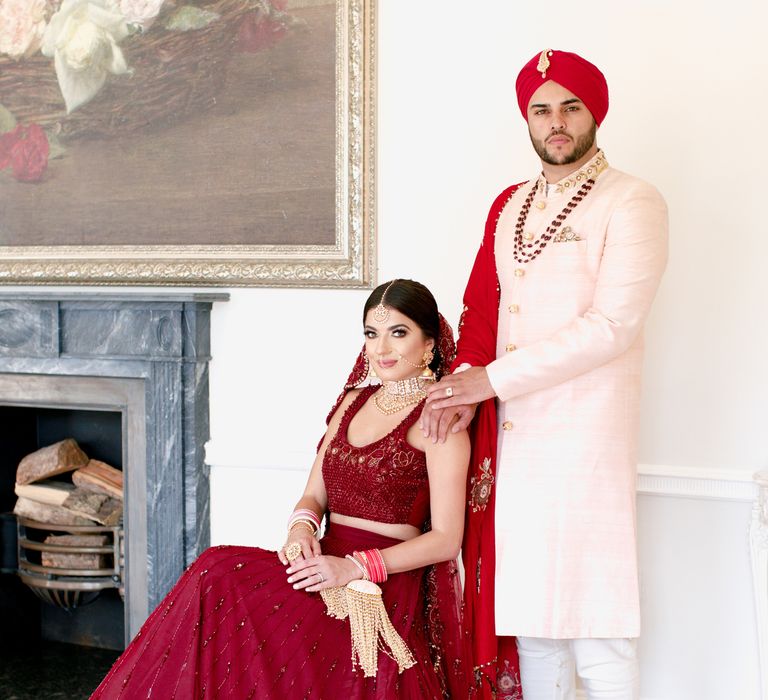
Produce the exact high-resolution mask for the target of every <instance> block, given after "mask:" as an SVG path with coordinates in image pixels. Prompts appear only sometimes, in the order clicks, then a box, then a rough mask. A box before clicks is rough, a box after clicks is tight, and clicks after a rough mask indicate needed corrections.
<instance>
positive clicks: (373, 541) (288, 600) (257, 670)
mask: <svg viewBox="0 0 768 700" xmlns="http://www.w3.org/2000/svg"><path fill="white" fill-rule="evenodd" d="M363 322H364V326H363V333H364V336H365V345H364V348H363V350H362V351H361V353H360V355H359V357H358V360H357V362H356V364H355V367H354V369H353V371H352V373H351V375H350V377H349V379H348V381H347V384H346V385H345V387H344V391H343V392H342V394H341V396H340V397H339V398H338V399H337V401H336V405H335V406H334V408H333V409H332V411H331V413H330V415H329V420H328V429H327V431H326V433H325V437H324V438H323V440H322V442H321V444H320V447H319V450H318V453H317V457H316V458H315V462H314V464H313V466H312V470H311V472H310V475H309V479H308V481H307V485H306V488H305V490H304V494H303V495H302V497H301V498H300V499H299V501H298V503H297V504H296V508H295V510H294V512H293V513H292V514H291V515H290V517H289V518H288V533H287V537H286V542H285V545H284V546H283V548H282V549H281V550H280V551H279V552H277V553H275V552H270V551H266V550H263V549H258V548H251V547H240V546H219V547H212V548H210V549H208V550H206V551H205V552H204V553H203V554H202V555H201V556H200V557H199V558H198V559H197V560H196V561H195V562H194V563H193V564H192V566H190V567H189V569H187V571H186V572H185V573H184V574H183V575H182V576H181V578H180V579H179V581H178V582H177V583H176V585H175V586H174V588H173V589H172V590H171V592H170V593H169V594H168V595H167V596H166V598H165V599H164V600H163V601H162V602H161V603H160V605H158V607H157V608H156V609H155V611H154V612H153V613H152V614H151V615H150V617H149V618H148V620H147V621H146V623H145V624H144V626H143V627H142V629H141V631H140V632H139V634H138V635H137V636H136V638H135V639H134V640H133V641H132V642H131V644H130V645H129V646H128V648H127V649H126V650H125V652H124V653H123V654H122V656H121V657H120V658H119V659H118V660H117V662H116V663H115V665H114V666H113V668H112V670H111V671H110V672H109V674H108V675H107V677H106V678H105V679H104V681H103V682H102V683H101V685H100V686H99V687H98V688H97V689H96V691H95V692H94V694H93V695H92V698H94V699H104V700H107V699H112V698H126V699H130V700H135V699H137V698H149V697H152V698H162V699H163V700H166V699H170V698H178V699H179V700H188V699H191V698H209V699H211V700H213V699H214V698H235V699H240V698H242V699H243V700H245V699H247V698H258V699H259V700H263V699H270V698H280V700H294V699H296V700H304V699H306V700H310V699H313V700H330V699H333V698H344V699H345V700H353V699H357V698H360V699H363V698H365V699H366V700H367V699H374V698H376V699H378V700H385V699H386V700H389V699H391V698H403V699H412V698H413V699H416V698H418V699H419V700H421V699H422V698H424V699H429V698H435V699H438V698H440V699H443V698H455V699H460V700H465V698H467V697H468V696H469V693H470V691H469V685H470V680H471V679H470V676H471V669H470V668H469V664H468V662H467V657H466V654H465V648H466V646H465V642H466V639H465V638H464V636H463V634H462V631H461V625H460V619H459V614H460V604H461V602H460V601H461V595H460V581H459V575H458V570H457V566H456V563H455V558H456V556H457V555H458V552H459V548H460V546H461V539H462V531H463V524H464V502H465V484H466V474H467V464H468V460H469V439H468V437H467V434H466V432H460V433H457V434H451V435H450V436H449V438H448V440H447V441H446V442H445V443H434V442H432V441H431V440H429V439H426V438H424V436H423V434H422V432H421V431H420V430H419V428H418V426H417V425H416V422H417V419H418V417H419V414H420V413H421V409H422V407H423V403H424V399H425V398H426V387H427V386H428V385H429V383H430V382H431V381H433V380H434V379H435V377H437V378H439V377H440V376H441V374H443V373H444V372H445V371H446V370H447V368H448V366H449V365H450V362H451V361H452V359H453V354H454V344H453V337H452V334H451V329H450V327H449V326H448V324H447V323H446V322H445V320H444V319H443V318H442V316H441V315H440V314H439V313H438V310H437V305H436V303H435V300H434V298H433V296H432V294H431V293H430V292H429V290H428V289H427V288H426V287H424V286H423V285H421V284H419V283H418V282H413V281H411V280H401V279H396V280H393V281H391V282H389V283H385V284H382V285H380V286H379V287H377V288H376V289H375V290H374V291H373V292H372V293H371V295H370V297H369V298H368V300H367V301H366V303H365V307H364V311H363ZM374 373H375V375H377V377H378V380H379V381H380V384H378V383H373V381H372V376H373V375H374ZM323 520H324V521H325V528H324V534H323V536H322V538H320V539H318V535H319V532H320V530H321V523H322V521H323Z"/></svg>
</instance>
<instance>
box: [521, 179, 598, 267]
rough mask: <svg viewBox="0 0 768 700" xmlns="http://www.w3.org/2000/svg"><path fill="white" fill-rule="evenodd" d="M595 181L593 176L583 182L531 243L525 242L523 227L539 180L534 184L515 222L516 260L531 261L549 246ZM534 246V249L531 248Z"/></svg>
mask: <svg viewBox="0 0 768 700" xmlns="http://www.w3.org/2000/svg"><path fill="white" fill-rule="evenodd" d="M594 184H595V181H594V179H593V178H589V179H588V180H587V181H586V182H584V183H582V185H581V187H579V189H578V190H577V192H576V194H574V195H573V197H571V199H570V201H569V202H568V204H566V205H565V207H564V208H563V210H562V211H561V212H560V213H559V214H558V215H557V216H556V217H555V218H554V219H553V220H552V223H551V224H550V225H549V226H547V230H546V231H545V232H544V233H543V234H541V237H540V238H539V239H538V240H535V241H531V242H530V243H524V242H523V229H524V228H525V222H526V221H527V220H528V212H529V211H530V209H531V204H533V198H534V196H535V195H536V190H537V189H538V187H539V183H538V181H537V182H536V184H534V186H533V189H532V190H531V191H530V192H529V193H528V196H527V197H526V198H525V202H523V208H522V209H521V210H520V215H519V216H518V217H517V223H516V224H515V247H514V256H515V260H517V262H519V263H529V262H531V261H532V260H534V259H535V258H536V257H537V256H538V255H539V254H540V253H541V251H542V250H544V248H546V247H547V243H549V241H550V240H551V239H552V237H553V236H554V235H555V234H556V233H557V229H558V228H560V226H562V224H563V221H565V219H566V217H567V216H568V214H570V213H571V212H572V211H573V210H574V209H575V208H576V207H577V206H578V204H579V202H580V201H581V200H582V199H584V197H586V196H587V194H588V193H589V191H590V190H591V189H592V187H593V185H594ZM530 248H533V250H529V249H530Z"/></svg>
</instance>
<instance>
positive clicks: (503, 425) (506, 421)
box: [501, 420, 512, 430]
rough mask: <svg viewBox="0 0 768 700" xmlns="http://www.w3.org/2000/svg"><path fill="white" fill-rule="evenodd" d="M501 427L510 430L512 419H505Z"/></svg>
mask: <svg viewBox="0 0 768 700" xmlns="http://www.w3.org/2000/svg"><path fill="white" fill-rule="evenodd" d="M501 427H502V428H504V430H512V421H511V420H505V421H504V422H503V423H502V424H501Z"/></svg>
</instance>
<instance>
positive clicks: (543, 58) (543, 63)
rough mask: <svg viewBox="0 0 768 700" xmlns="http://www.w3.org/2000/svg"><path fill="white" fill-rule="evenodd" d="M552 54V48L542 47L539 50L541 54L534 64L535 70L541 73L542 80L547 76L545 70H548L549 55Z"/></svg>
mask: <svg viewBox="0 0 768 700" xmlns="http://www.w3.org/2000/svg"><path fill="white" fill-rule="evenodd" d="M551 55H552V49H544V50H543V51H542V52H541V55H540V56H539V63H538V65H537V66H536V70H537V71H539V73H541V79H542V80H544V78H546V77H547V71H548V70H549V66H550V65H551V64H550V62H549V57H550V56H551Z"/></svg>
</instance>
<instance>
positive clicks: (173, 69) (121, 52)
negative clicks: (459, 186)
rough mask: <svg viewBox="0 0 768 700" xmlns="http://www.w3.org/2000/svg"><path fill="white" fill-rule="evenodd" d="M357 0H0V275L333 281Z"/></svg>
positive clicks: (354, 92) (6, 278)
mask: <svg viewBox="0 0 768 700" xmlns="http://www.w3.org/2000/svg"><path fill="white" fill-rule="evenodd" d="M364 4H365V3H356V2H355V0H346V1H342V0H339V1H338V2H333V0H0V282H6V283H8V282H32V283H61V282H73V283H74V282H80V283H82V282H85V283H97V284H111V283H114V284H146V283H153V282H155V283H161V284H286V285H294V284H301V283H302V280H304V281H305V282H306V283H308V284H314V285H317V286H324V285H326V284H327V285H329V286H330V285H334V284H335V283H338V284H340V285H343V284H344V283H345V280H344V279H343V277H344V272H342V273H339V272H338V270H330V272H329V270H327V269H326V268H325V267H324V266H323V265H322V264H320V263H318V262H317V261H316V260H313V259H312V258H313V254H316V253H318V251H320V253H319V257H323V256H325V257H326V258H329V259H330V258H332V257H333V256H332V255H329V254H328V251H336V252H339V255H338V256H337V257H338V258H339V265H340V267H342V268H343V267H345V265H346V267H349V263H350V257H349V254H348V250H343V249H344V248H347V249H349V248H350V246H352V247H356V248H361V247H362V248H366V247H367V246H369V245H370V241H368V240H367V239H366V240H365V241H363V238H364V237H363V236H360V235H358V234H359V231H356V230H355V231H352V234H354V235H350V232H349V231H347V230H343V231H341V233H342V234H344V235H341V236H340V231H339V229H340V228H341V229H346V228H349V225H348V224H349V222H348V221H346V215H345V210H346V209H348V202H349V200H348V199H347V198H344V197H342V196H341V194H343V192H340V190H344V189H345V188H346V183H345V180H346V179H347V177H346V174H345V168H346V167H347V166H349V165H350V161H349V153H350V152H354V153H356V152H357V151H358V150H360V149H359V147H360V146H363V150H365V147H364V144H363V139H364V138H367V136H369V135H370V134H367V133H363V132H366V129H365V125H364V126H363V129H362V131H361V133H360V134H358V135H356V136H355V142H354V143H353V146H352V147H351V146H350V142H349V139H348V137H349V132H348V129H347V128H346V127H347V126H348V125H349V123H350V122H352V121H356V120H354V119H352V118H351V117H350V115H349V114H348V111H347V108H346V107H345V104H350V103H355V102H357V103H360V105H361V106H360V107H359V114H357V115H354V116H363V115H362V110H363V106H362V104H363V103H364V102H365V100H366V95H365V94H364V93H365V90H364V88H363V87H362V82H361V83H360V84H359V85H358V86H355V85H352V83H353V82H354V80H351V79H348V78H347V74H348V71H349V70H350V66H348V65H341V66H340V65H339V62H340V57H341V60H342V62H343V59H344V54H345V52H346V51H347V48H348V44H349V42H350V41H351V39H352V38H354V37H352V35H353V34H356V36H357V41H356V43H357V44H359V43H360V42H361V41H362V37H363V36H364V32H365V31H366V30H365V26H366V22H365V20H364V18H363V16H364V14H365V13H364V12H363V9H362V8H363V6H364ZM368 26H369V31H370V25H368ZM350 27H351V29H350ZM357 60H359V62H360V64H359V66H352V67H351V68H352V72H353V73H354V72H355V70H356V68H359V67H360V66H363V67H364V66H365V65H366V64H365V61H364V60H363V58H362V54H360V58H359V59H357ZM340 76H341V78H342V80H340ZM353 78H354V75H353ZM364 79H365V80H367V79H368V77H367V76H364ZM340 82H341V83H342V85H340ZM348 85H352V89H351V92H348V91H347V87H348ZM364 121H365V120H364ZM368 131H370V130H368ZM354 146H357V147H354ZM340 165H341V167H340ZM351 165H352V166H355V165H357V166H358V167H357V169H358V170H359V169H360V166H362V165H363V162H362V159H361V161H360V163H359V164H355V163H352V164H351ZM363 170H365V168H364V167H363ZM340 183H341V185H342V186H340ZM369 184H370V183H365V188H366V189H369ZM353 185H354V187H358V186H359V187H363V184H362V183H360V184H359V185H355V184H354V183H353ZM353 189H354V188H353ZM356 194H357V195H358V196H357V199H360V196H359V194H360V193H357V192H356ZM362 208H363V206H362V205H360V212H358V214H359V215H358V219H361V218H362ZM340 224H341V225H340ZM360 226H361V224H360V222H359V221H357V222H353V226H352V228H353V229H359V228H360ZM357 253H358V254H357V258H358V260H357V263H356V264H357V265H358V267H359V266H360V264H362V265H366V264H368V265H370V261H367V260H366V261H363V259H364V258H367V257H370V256H369V255H368V254H367V253H366V251H362V252H360V251H358V252H357ZM315 257H318V256H317V255H316V256H315ZM339 265H337V267H339ZM353 266H354V264H353ZM352 277H353V278H354V279H351V284H352V285H353V286H360V285H361V284H365V283H367V282H368V280H367V279H365V278H366V277H367V275H366V274H360V271H359V270H357V271H356V273H355V274H353V275H352Z"/></svg>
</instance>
